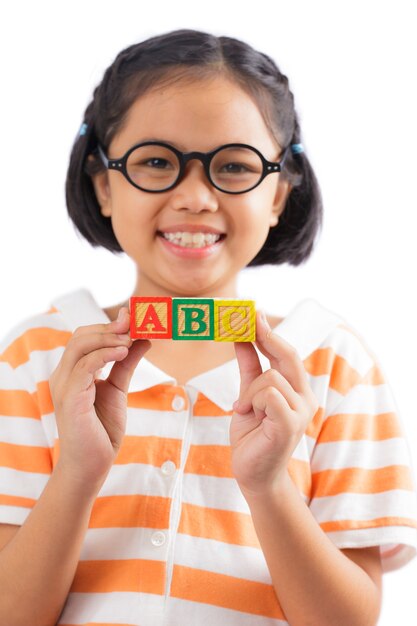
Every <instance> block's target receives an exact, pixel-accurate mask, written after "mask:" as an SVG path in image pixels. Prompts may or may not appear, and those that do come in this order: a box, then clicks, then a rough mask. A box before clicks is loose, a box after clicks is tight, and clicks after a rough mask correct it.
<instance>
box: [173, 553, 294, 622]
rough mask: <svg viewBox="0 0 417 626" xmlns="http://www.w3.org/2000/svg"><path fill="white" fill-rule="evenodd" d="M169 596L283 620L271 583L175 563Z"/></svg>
mask: <svg viewBox="0 0 417 626" xmlns="http://www.w3.org/2000/svg"><path fill="white" fill-rule="evenodd" d="M171 595H172V596H173V597H175V598H180V599H182V600H190V601H191V602H203V603H205V604H212V605H214V606H221V607H223V608H226V609H232V610H234V611H240V612H243V613H251V614H253V615H263V616H265V617H270V618H275V619H284V614H283V612H282V610H281V607H280V605H279V603H278V600H277V597H276V595H275V591H274V588H273V586H272V585H267V584H265V583H259V582H254V581H250V580H245V579H244V578H236V577H234V576H225V575H224V574H217V573H213V572H205V571H202V570H198V569H193V568H191V567H185V566H182V565H174V572H173V577H172V587H171Z"/></svg>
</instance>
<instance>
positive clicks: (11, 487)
mask: <svg viewBox="0 0 417 626" xmlns="http://www.w3.org/2000/svg"><path fill="white" fill-rule="evenodd" d="M48 479H49V474H38V473H35V472H21V471H19V470H15V469H10V468H8V467H0V485H1V493H2V494H4V495H7V496H18V497H22V498H34V499H37V498H39V496H40V495H41V493H42V491H43V490H44V489H45V486H46V483H47V482H48Z"/></svg>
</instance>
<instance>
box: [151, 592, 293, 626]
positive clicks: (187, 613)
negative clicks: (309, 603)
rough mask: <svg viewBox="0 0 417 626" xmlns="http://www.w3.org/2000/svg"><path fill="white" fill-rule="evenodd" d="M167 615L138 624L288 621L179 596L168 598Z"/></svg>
mask: <svg viewBox="0 0 417 626" xmlns="http://www.w3.org/2000/svg"><path fill="white" fill-rule="evenodd" d="M167 609H168V610H167V617H166V621H164V622H157V621H155V622H153V623H152V624H149V623H148V622H144V623H143V624H142V622H141V623H140V626H166V625H167V624H169V625H170V626H212V625H213V624H214V625H216V624H217V625H227V626H289V624H288V622H286V621H283V620H280V619H274V618H272V617H264V616H262V615H253V614H250V613H243V612H242V611H234V610H232V609H224V608H222V607H219V606H213V605H210V604H202V603H198V602H187V601H185V600H180V599H179V598H169V601H168V607H167Z"/></svg>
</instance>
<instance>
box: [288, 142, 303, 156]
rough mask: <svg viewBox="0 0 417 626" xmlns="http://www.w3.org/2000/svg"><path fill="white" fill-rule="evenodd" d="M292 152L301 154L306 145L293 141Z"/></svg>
mask: <svg viewBox="0 0 417 626" xmlns="http://www.w3.org/2000/svg"><path fill="white" fill-rule="evenodd" d="M291 152H292V153H293V154H301V153H302V152H304V146H303V144H302V143H293V144H292V145H291Z"/></svg>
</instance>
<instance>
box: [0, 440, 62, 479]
mask: <svg viewBox="0 0 417 626" xmlns="http://www.w3.org/2000/svg"><path fill="white" fill-rule="evenodd" d="M0 458H1V464H2V466H3V467H11V468H12V469H16V470H19V471H21V472H35V473H38V474H50V473H51V472H52V457H51V451H50V449H49V448H44V447H41V446H22V445H16V444H14V443H0Z"/></svg>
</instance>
